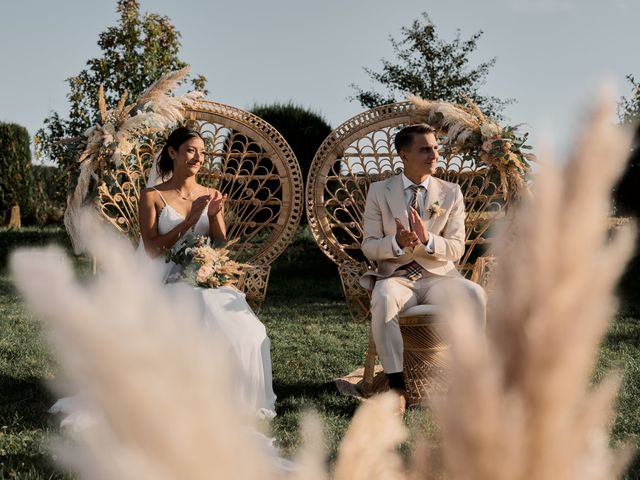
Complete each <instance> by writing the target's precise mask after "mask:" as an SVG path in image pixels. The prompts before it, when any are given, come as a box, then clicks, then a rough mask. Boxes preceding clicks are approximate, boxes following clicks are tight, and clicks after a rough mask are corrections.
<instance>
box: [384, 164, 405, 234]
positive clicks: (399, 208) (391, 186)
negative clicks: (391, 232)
mask: <svg viewBox="0 0 640 480" xmlns="http://www.w3.org/2000/svg"><path fill="white" fill-rule="evenodd" d="M387 190H388V192H387V202H389V208H390V209H391V213H392V214H393V216H394V217H395V218H397V219H399V220H400V223H402V225H404V227H405V228H407V229H408V228H409V215H408V213H407V207H406V206H405V203H404V185H403V183H402V176H401V175H400V174H398V175H396V176H395V178H393V179H392V180H391V181H390V182H389V183H388V184H387Z"/></svg>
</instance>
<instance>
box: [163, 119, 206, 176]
mask: <svg viewBox="0 0 640 480" xmlns="http://www.w3.org/2000/svg"><path fill="white" fill-rule="evenodd" d="M195 137H199V138H201V139H202V140H203V141H204V138H202V135H200V133H198V132H196V131H195V130H191V129H190V128H187V127H178V128H176V129H175V130H174V131H173V132H171V134H169V136H168V137H167V141H166V142H165V143H164V147H162V151H161V152H160V158H158V165H157V168H158V173H159V174H160V176H161V177H162V179H163V180H164V177H166V176H167V175H168V174H169V173H171V172H173V159H172V158H171V155H169V147H171V148H173V149H174V150H176V151H178V149H179V148H180V145H182V144H183V143H184V142H186V141H187V140H189V139H191V138H195Z"/></svg>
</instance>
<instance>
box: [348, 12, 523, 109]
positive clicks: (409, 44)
mask: <svg viewBox="0 0 640 480" xmlns="http://www.w3.org/2000/svg"><path fill="white" fill-rule="evenodd" d="M482 33H483V32H482V30H480V31H478V32H477V33H475V34H474V35H472V36H471V37H470V38H469V39H467V40H462V39H461V38H460V30H457V32H456V36H455V38H454V39H453V41H452V42H446V41H445V40H442V39H441V38H440V37H439V36H438V34H437V32H436V26H435V25H434V23H433V22H432V21H431V19H430V18H429V16H428V15H427V14H426V13H423V14H422V19H418V20H414V22H413V23H412V24H411V26H410V27H403V28H402V30H401V38H400V40H396V39H394V38H393V37H389V39H390V41H391V45H392V46H393V50H394V52H395V55H396V57H397V61H396V63H394V62H392V61H389V60H386V59H382V71H381V72H375V71H373V70H372V69H370V68H365V69H364V70H365V72H366V73H367V74H368V75H369V78H371V80H373V81H374V82H376V83H378V84H380V85H381V86H382V87H384V88H385V89H386V92H383V93H381V92H378V91H375V90H363V89H362V88H360V87H359V86H357V85H355V84H351V87H352V88H354V89H355V90H356V95H355V96H353V97H351V99H352V100H357V101H359V102H360V104H361V105H362V106H363V107H367V108H373V107H377V106H380V105H384V104H387V103H393V102H396V101H398V100H399V97H400V98H403V97H405V96H406V95H408V94H413V95H418V96H420V97H422V98H424V99H428V100H443V101H447V102H453V103H457V104H464V103H465V99H464V96H467V97H469V98H470V99H471V100H473V102H474V103H475V104H476V105H478V107H480V109H481V110H482V111H483V112H484V113H485V114H487V115H488V116H490V117H493V118H496V119H500V118H501V115H500V112H501V111H502V110H503V109H504V107H505V106H506V105H509V104H511V103H513V102H514V100H513V99H505V100H502V99H500V98H497V97H492V96H485V95H482V94H480V93H479V90H480V87H482V86H483V85H484V83H485V81H486V77H487V75H488V73H489V70H490V69H491V67H493V66H494V65H495V63H496V59H495V57H494V58H492V59H490V60H488V61H486V62H483V63H481V64H480V65H478V66H476V67H475V68H472V67H470V65H469V64H470V61H469V55H470V54H471V53H472V52H473V51H474V50H475V49H476V47H477V42H478V40H479V39H480V37H481V36H482Z"/></svg>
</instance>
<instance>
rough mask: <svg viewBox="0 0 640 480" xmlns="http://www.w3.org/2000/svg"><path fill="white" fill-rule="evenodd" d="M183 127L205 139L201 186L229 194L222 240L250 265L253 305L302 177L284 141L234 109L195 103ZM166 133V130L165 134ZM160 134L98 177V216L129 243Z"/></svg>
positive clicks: (296, 215)
mask: <svg viewBox="0 0 640 480" xmlns="http://www.w3.org/2000/svg"><path fill="white" fill-rule="evenodd" d="M184 118H185V119H186V121H187V124H188V125H189V126H190V127H191V128H194V129H196V130H198V131H200V132H201V134H202V136H203V137H204V139H205V148H206V160H205V163H204V165H203V167H202V169H201V171H200V173H199V180H200V182H202V183H203V184H204V185H208V186H212V187H216V188H218V189H219V190H221V191H222V193H223V194H224V193H226V194H227V195H228V200H227V203H226V207H225V217H226V218H225V220H226V222H227V237H228V238H229V240H236V243H234V244H233V245H232V249H233V252H235V256H236V258H238V259H239V260H241V261H243V262H246V263H248V264H250V265H251V268H249V269H248V270H247V271H246V272H245V274H244V277H243V278H242V279H241V283H240V288H241V289H242V290H244V292H245V293H246V295H247V301H248V302H249V303H250V304H251V305H252V306H253V307H254V308H259V307H260V305H261V304H262V302H263V301H264V298H265V295H266V290H267V283H268V279H269V272H270V269H271V263H272V262H273V261H274V260H275V259H276V258H277V257H278V256H279V255H280V254H281V253H282V252H283V251H284V250H285V249H286V247H287V246H288V245H289V243H290V242H291V240H292V238H293V235H294V233H295V231H296V228H297V226H298V224H299V222H300V218H301V215H302V208H303V188H302V175H301V173H300V167H299V165H298V162H297V160H296V158H295V155H294V153H293V151H292V150H291V148H290V147H289V145H288V144H287V142H286V141H285V140H284V138H283V137H282V136H281V135H280V134H279V133H278V132H277V131H276V130H275V129H274V128H273V127H272V126H271V125H269V124H268V123H267V122H265V121H264V120H262V119H260V118H259V117H257V116H255V115H253V114H251V113H249V112H246V111H243V110H240V109H238V108H235V107H231V106H228V105H223V104H221V103H216V102H212V101H206V100H199V101H196V102H194V103H193V104H192V105H191V106H189V107H188V108H187V109H186V112H185V114H184ZM167 133H168V132H167ZM162 142H163V138H162V135H155V136H150V137H148V138H147V139H146V140H145V142H144V143H142V144H141V145H138V146H136V147H135V148H134V149H133V151H132V153H131V154H130V155H129V156H128V158H127V160H126V161H124V162H122V163H121V165H120V166H119V168H117V169H110V170H108V171H106V172H104V174H103V175H102V182H101V184H100V185H99V186H98V193H99V195H98V200H99V202H98V205H99V210H100V212H101V214H102V216H103V217H104V218H105V219H106V220H107V221H109V222H110V223H111V224H112V225H113V226H114V227H115V228H117V229H118V230H119V231H121V232H122V233H123V234H125V235H127V236H128V237H129V238H131V239H132V241H137V239H138V238H139V226H138V217H137V212H138V200H139V198H140V192H141V191H142V190H143V189H144V187H145V181H146V178H147V174H148V170H149V168H150V166H151V164H152V161H153V156H154V155H155V154H156V153H157V152H158V151H159V148H160V146H161V144H162Z"/></svg>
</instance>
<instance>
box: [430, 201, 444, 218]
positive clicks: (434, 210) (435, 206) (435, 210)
mask: <svg viewBox="0 0 640 480" xmlns="http://www.w3.org/2000/svg"><path fill="white" fill-rule="evenodd" d="M443 213H444V208H442V207H441V206H440V202H438V201H435V202H433V203H432V204H431V206H430V207H429V218H433V217H439V216H440V215H442V214H443Z"/></svg>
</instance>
